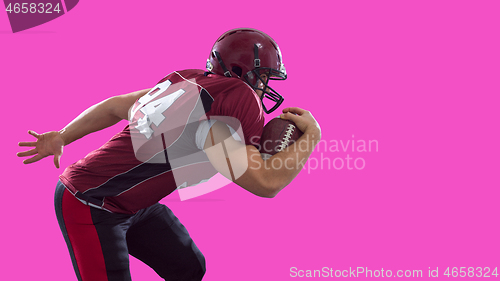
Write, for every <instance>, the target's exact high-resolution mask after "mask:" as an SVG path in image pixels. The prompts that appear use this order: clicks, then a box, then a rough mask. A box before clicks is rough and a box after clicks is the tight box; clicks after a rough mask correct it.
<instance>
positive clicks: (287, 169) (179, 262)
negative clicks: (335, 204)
mask: <svg viewBox="0 0 500 281" xmlns="http://www.w3.org/2000/svg"><path fill="white" fill-rule="evenodd" d="M207 70H208V71H202V70H182V71H175V72H173V73H171V74H169V75H167V76H166V77H164V78H163V79H162V80H160V82H159V83H158V84H157V85H156V86H155V87H153V88H151V89H146V90H141V91H137V92H133V93H130V94H126V95H120V96H115V97H112V98H109V99H107V100H105V101H103V102H101V103H98V104H96V105H94V106H92V107H90V108H89V109H87V110H86V111H84V112H83V113H82V114H80V115H79V116H78V117H77V118H75V119H74V120H73V121H72V122H70V123H69V124H68V125H67V126H66V127H65V128H63V129H62V130H60V131H51V132H46V133H44V134H37V133H35V132H33V131H29V134H30V135H32V136H34V137H35V138H36V141H33V142H20V143H19V145H20V146H28V147H34V148H33V149H30V150H28V151H24V152H20V153H18V156H20V157H26V156H33V155H34V156H33V157H31V158H29V159H26V160H24V161H23V162H24V163H25V164H29V163H33V162H36V161H38V160H40V159H42V158H44V157H47V156H49V155H54V164H55V166H56V167H57V168H59V163H60V158H61V155H62V153H63V147H64V146H66V145H68V144H70V143H72V142H73V141H75V140H77V139H79V138H82V137H83V136H85V135H87V134H90V133H92V132H95V131H98V130H101V129H103V128H106V127H109V126H112V125H114V124H116V123H117V122H118V121H120V120H122V119H126V120H128V121H129V125H127V126H126V127H125V128H124V129H123V130H122V131H120V132H119V133H118V134H116V135H115V136H114V137H113V138H112V139H111V140H109V141H108V142H107V143H105V144H104V145H103V146H102V147H100V148H99V149H97V150H95V151H93V152H91V153H89V154H88V155H87V156H85V157H84V158H83V159H81V160H79V161H78V162H76V163H74V164H72V165H70V166H69V167H67V168H66V169H65V170H64V172H63V173H62V174H61V175H60V177H59V181H58V183H57V187H56V194H55V208H56V215H57V219H58V221H59V225H60V227H61V231H62V233H63V236H64V238H65V240H66V243H67V245H68V249H69V252H70V256H71V259H72V262H73V266H74V269H75V272H76V275H77V277H78V280H84V281H85V280H91V281H100V280H108V281H115V280H116V281H123V280H131V277H130V271H129V254H130V255H132V256H134V257H136V258H138V259H139V260H141V261H143V262H144V263H146V264H147V265H148V266H150V267H151V268H153V269H154V270H155V271H156V272H157V273H158V274H159V276H161V277H162V278H164V279H165V280H201V279H202V277H203V275H204V273H205V259H204V256H203V255H202V253H201V252H200V250H199V249H198V248H197V246H196V245H195V244H194V242H193V241H192V239H191V238H190V236H189V234H188V232H187V231H186V229H185V228H184V226H183V225H182V224H181V223H180V222H179V220H178V219H177V218H176V217H175V216H174V214H173V213H172V211H171V210H170V209H169V208H168V207H166V206H165V205H163V204H160V203H158V201H159V200H160V199H162V198H163V197H165V196H167V195H168V194H170V193H172V192H173V191H174V190H175V189H177V188H182V187H187V186H191V185H195V184H197V183H200V182H202V181H204V180H207V179H209V178H210V177H212V176H213V175H214V174H215V173H217V172H220V173H221V174H223V175H224V176H226V177H227V178H229V179H230V180H232V181H233V182H234V183H236V184H237V185H239V186H241V187H243V188H244V189H246V190H248V191H249V192H251V193H253V194H255V195H257V196H261V197H274V196H275V195H276V194H277V193H278V192H279V191H280V190H282V189H283V188H284V187H285V186H286V185H287V184H289V183H290V182H291V181H292V180H293V179H294V178H295V176H296V175H297V174H298V173H299V171H300V170H301V168H302V166H301V165H291V164H288V165H280V166H278V167H276V165H265V163H264V161H273V159H279V160H280V161H281V162H280V163H285V162H287V161H288V162H293V163H305V160H307V158H308V157H309V155H310V154H311V152H312V150H313V149H314V146H315V145H316V143H317V142H318V141H319V139H320V137H321V131H320V127H319V125H318V123H317V122H316V120H315V119H314V117H313V116H312V115H311V113H310V112H308V111H306V110H303V109H300V108H295V107H292V108H286V109H284V110H283V114H282V115H281V118H284V119H289V120H291V121H293V122H295V124H296V125H297V127H298V128H299V129H300V130H301V131H302V132H303V133H304V135H303V136H302V137H301V138H300V139H299V140H298V141H297V142H296V143H294V144H292V146H291V147H290V150H288V151H282V152H279V153H277V154H275V155H274V156H273V157H271V158H270V159H268V160H263V159H262V158H261V157H260V153H259V151H258V149H257V148H256V147H255V145H256V143H254V141H255V140H256V137H257V139H258V137H260V135H261V133H262V129H263V125H264V113H270V112H272V111H274V110H276V109H277V108H278V107H279V106H280V104H281V103H282V102H283V97H282V96H281V95H280V94H278V93H277V92H276V91H275V90H274V89H272V88H271V87H270V86H269V84H268V83H269V81H270V80H284V79H286V78H287V74H286V71H285V67H284V65H283V62H282V57H281V52H280V49H279V48H278V45H277V44H276V42H275V41H274V40H273V39H272V38H271V37H269V36H268V35H267V34H265V33H263V32H261V31H258V30H255V29H247V28H244V29H234V30H230V31H228V32H226V33H224V34H223V35H221V36H220V37H219V39H218V40H217V41H216V42H215V44H214V46H213V47H212V50H211V52H210V56H209V59H208V61H207ZM269 102H270V103H269ZM298 145H300V149H298V147H294V146H298ZM294 148H296V149H294Z"/></svg>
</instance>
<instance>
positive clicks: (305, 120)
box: [280, 107, 321, 135]
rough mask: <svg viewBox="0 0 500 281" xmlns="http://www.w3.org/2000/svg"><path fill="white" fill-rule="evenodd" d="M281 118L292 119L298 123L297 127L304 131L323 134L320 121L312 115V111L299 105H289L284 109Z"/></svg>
mask: <svg viewBox="0 0 500 281" xmlns="http://www.w3.org/2000/svg"><path fill="white" fill-rule="evenodd" d="M280 117H281V119H286V120H290V121H292V122H294V123H295V125H297V128H299V130H301V131H302V132H303V133H308V132H310V133H313V134H318V135H321V128H320V127H319V124H318V122H317V121H316V119H314V117H313V116H312V114H311V112H309V111H307V110H304V109H302V108H298V107H288V108H285V109H283V114H281V116H280Z"/></svg>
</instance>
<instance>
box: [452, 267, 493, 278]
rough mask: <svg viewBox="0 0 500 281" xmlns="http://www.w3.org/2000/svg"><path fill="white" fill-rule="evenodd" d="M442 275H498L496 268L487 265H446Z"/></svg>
mask: <svg viewBox="0 0 500 281" xmlns="http://www.w3.org/2000/svg"><path fill="white" fill-rule="evenodd" d="M443 275H445V276H447V277H498V269H497V268H496V267H495V268H494V269H493V271H491V269H490V268H489V267H476V268H474V267H465V266H462V267H451V268H450V267H447V268H446V270H445V271H444V273H443Z"/></svg>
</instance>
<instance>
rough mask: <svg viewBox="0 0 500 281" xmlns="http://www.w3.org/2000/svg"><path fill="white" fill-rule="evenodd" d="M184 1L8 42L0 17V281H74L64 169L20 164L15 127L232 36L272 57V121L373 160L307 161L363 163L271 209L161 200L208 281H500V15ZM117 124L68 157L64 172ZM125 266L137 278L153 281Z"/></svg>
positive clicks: (96, 13) (78, 13)
mask: <svg viewBox="0 0 500 281" xmlns="http://www.w3.org/2000/svg"><path fill="white" fill-rule="evenodd" d="M181 2H182V1H136V2H135V3H133V4H129V2H126V1H96V0H83V1H80V3H79V4H78V5H77V6H76V7H75V8H74V9H73V10H72V11H70V12H69V13H68V14H66V15H64V16H63V17H60V18H58V19H56V20H54V21H51V22H49V23H46V24H44V25H41V26H38V27H35V28H33V29H30V30H27V31H24V32H20V33H18V34H12V33H11V30H10V26H9V23H8V19H7V14H6V13H5V12H0V93H1V95H2V97H3V100H4V103H3V106H2V108H3V110H4V112H3V116H4V119H3V122H2V124H3V133H2V138H1V144H2V148H3V149H2V152H1V159H2V163H3V164H2V178H3V180H4V183H3V184H2V190H3V191H2V196H1V197H0V200H1V201H0V204H1V206H2V214H3V215H2V217H1V224H0V225H1V231H0V238H1V239H0V252H1V256H0V279H1V280H76V277H75V275H74V272H73V268H72V266H71V261H70V258H69V255H68V252H67V249H66V245H65V243H64V240H63V238H62V235H61V233H60V230H59V227H58V225H57V221H56V218H55V214H54V209H53V193H54V188H55V185H56V182H57V177H58V175H59V174H60V173H61V172H62V169H60V170H57V169H55V168H54V166H53V164H52V158H50V159H44V160H43V161H41V162H39V163H36V164H32V165H23V164H22V163H21V159H19V158H17V157H16V156H15V153H16V152H18V151H20V148H18V147H17V142H18V141H27V140H31V137H30V136H29V135H28V134H27V133H26V132H27V130H28V129H32V130H35V131H37V132H39V133H42V132H44V131H49V130H59V129H61V128H62V127H64V126H65V125H66V124H67V123H68V122H69V121H70V120H72V119H73V118H74V117H76V116H77V115H78V114H79V113H80V112H82V111H83V110H85V109H86V108H88V107H89V106H91V105H93V104H95V103H97V102H99V101H101V100H103V99H105V98H108V97H110V96H113V95H117V94H123V93H127V92H130V91H135V90H138V89H143V88H147V87H151V86H153V85H154V84H155V83H156V82H157V81H158V80H159V79H161V78H162V77H163V76H164V75H166V74H168V73H170V72H171V71H173V70H178V69H185V68H203V67H204V66H205V61H206V58H207V57H208V54H209V50H210V48H211V46H212V44H213V42H214V40H215V39H216V38H217V37H218V36H219V35H220V34H221V33H222V32H224V31H226V30H228V29H231V28H235V27H254V28H257V29H261V30H263V31H265V32H267V33H268V34H270V35H271V36H272V37H273V38H274V39H275V40H276V41H277V42H278V43H279V45H280V47H281V49H282V52H283V56H284V62H285V65H286V67H287V70H288V73H289V79H288V80H287V81H284V82H275V83H273V84H272V85H273V86H275V88H276V89H277V90H278V91H279V92H280V93H281V94H283V95H284V96H285V98H286V99H285V103H284V106H301V107H303V108H306V109H309V110H310V111H311V112H313V113H314V115H315V117H316V118H317V120H318V121H319V122H320V124H321V126H322V130H323V139H324V140H326V141H330V140H338V141H340V140H343V141H344V143H345V142H346V141H347V140H352V139H353V137H352V135H354V139H355V140H377V141H378V143H379V149H378V152H374V151H372V152H352V151H347V152H343V151H342V150H341V151H340V152H330V151H325V150H324V149H322V150H321V151H317V152H315V153H314V154H313V156H312V157H314V158H316V159H321V153H323V158H329V159H330V160H333V159H334V158H337V157H340V158H344V159H345V157H347V154H349V155H350V157H352V158H359V157H362V158H363V159H364V160H365V162H366V166H365V167H364V169H362V170H357V169H353V170H348V169H347V168H346V167H344V168H343V169H341V170H336V169H334V168H333V167H330V169H328V167H327V166H326V165H327V163H326V161H328V160H325V162H324V167H323V169H320V168H318V169H315V170H311V171H310V173H308V172H307V170H306V171H303V172H302V173H301V174H300V175H299V176H298V177H297V178H296V179H295V180H294V181H293V182H292V183H291V184H290V185H289V186H288V187H287V188H286V189H285V190H283V191H282V192H281V193H280V194H279V195H278V196H277V197H276V198H274V199H263V198H258V197H255V196H253V195H251V194H250V193H248V192H246V191H244V190H243V189H241V188H239V187H238V186H236V185H233V184H231V185H229V186H226V187H224V188H222V189H219V190H217V191H215V192H212V193H210V194H208V195H205V196H203V197H199V198H196V199H193V200H188V201H182V202H181V201H179V198H178V195H177V194H174V195H171V196H170V197H168V198H166V199H164V200H163V201H162V202H163V203H165V204H167V205H168V206H169V207H170V208H171V209H172V210H173V211H174V213H175V214H176V215H177V216H178V217H179V218H180V220H181V221H182V222H183V223H184V225H185V226H186V227H187V229H188V230H189V231H190V234H191V235H192V237H193V239H194V240H195V242H196V243H197V245H198V246H199V248H200V249H201V250H202V252H203V253H204V254H205V256H206V258H207V270H208V271H207V274H206V277H205V280H257V279H262V280H288V279H293V278H292V277H290V268H291V267H297V268H298V269H303V270H307V269H321V268H323V267H330V268H334V269H341V270H343V269H349V267H352V268H355V267H358V266H359V267H368V269H371V270H377V269H378V270H380V269H381V268H384V270H387V269H390V270H392V271H393V273H394V274H395V272H396V271H397V270H408V269H409V270H413V269H421V270H423V273H424V276H427V274H428V268H429V267H432V269H435V268H436V267H439V272H440V274H442V273H443V272H444V269H445V268H446V267H454V266H456V267H460V266H466V267H470V266H472V267H486V266H488V267H490V268H494V267H500V254H499V250H500V242H499V241H500V239H499V238H498V237H500V226H499V219H500V207H499V198H500V192H499V187H500V181H499V166H500V165H499V160H498V159H499V154H500V153H499V152H500V151H499V150H500V149H499V145H498V143H499V120H500V116H499V115H500V114H499V98H498V96H499V94H500V83H499V77H500V68H499V65H500V52H499V50H500V37H499V34H500V17H499V16H498V13H499V9H500V4H499V2H498V1H307V2H300V3H299V4H292V3H291V2H289V1H272V2H268V3H265V4H264V3H262V2H251V1H250V2H249V1H239V2H238V1H217V2H210V1H189V3H187V4H186V3H184V4H183V3H181ZM130 3H132V2H130ZM282 108H283V107H282ZM275 115H276V114H273V115H272V116H269V117H274V116H275ZM123 122H125V121H123ZM123 126H125V123H121V124H119V125H117V126H115V127H112V128H109V129H107V130H104V131H102V132H99V133H96V134H93V135H90V136H87V137H86V138H84V139H82V140H79V141H77V142H75V143H73V144H71V145H69V146H67V147H66V148H65V152H64V155H63V158H62V167H63V168H64V167H66V166H67V165H69V164H71V163H73V162H75V161H77V160H78V159H80V158H81V157H83V156H85V155H86V154H87V153H88V152H90V151H91V150H93V149H95V148H97V147H99V146H100V145H101V144H102V143H103V142H105V141H106V140H108V139H109V138H110V137H111V136H112V135H113V134H114V133H116V132H117V131H118V130H120V129H122V127H123ZM340 149H341V147H340ZM351 161H352V160H351ZM338 163H339V162H338ZM338 163H337V164H338ZM311 164H313V163H311ZM351 165H352V164H351ZM131 263H132V265H131V266H132V269H131V270H132V276H133V278H134V280H160V279H159V277H157V276H156V274H155V273H154V272H153V271H152V270H151V269H149V268H148V267H146V266H145V265H143V264H142V263H140V262H137V261H136V260H133V259H132V261H131Z"/></svg>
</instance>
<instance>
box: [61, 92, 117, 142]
mask: <svg viewBox="0 0 500 281" xmlns="http://www.w3.org/2000/svg"><path fill="white" fill-rule="evenodd" d="M115 98H116V97H112V98H109V99H107V100H104V101H102V102H100V103H98V104H96V105H93V106H91V107H90V108H88V109H87V110H85V111H84V112H82V113H81V114H80V115H79V116H78V117H76V118H75V119H74V120H73V121H71V122H70V123H69V124H68V125H66V127H64V128H63V129H62V130H60V131H59V133H60V134H61V137H62V139H63V140H64V145H68V144H70V143H72V142H74V141H75V140H77V139H80V138H82V137H84V136H86V135H88V134H90V133H93V132H96V131H99V130H102V129H104V128H107V127H110V126H112V125H114V124H116V123H117V122H118V121H120V120H121V118H119V117H118V116H116V115H115V114H114V99H115Z"/></svg>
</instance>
